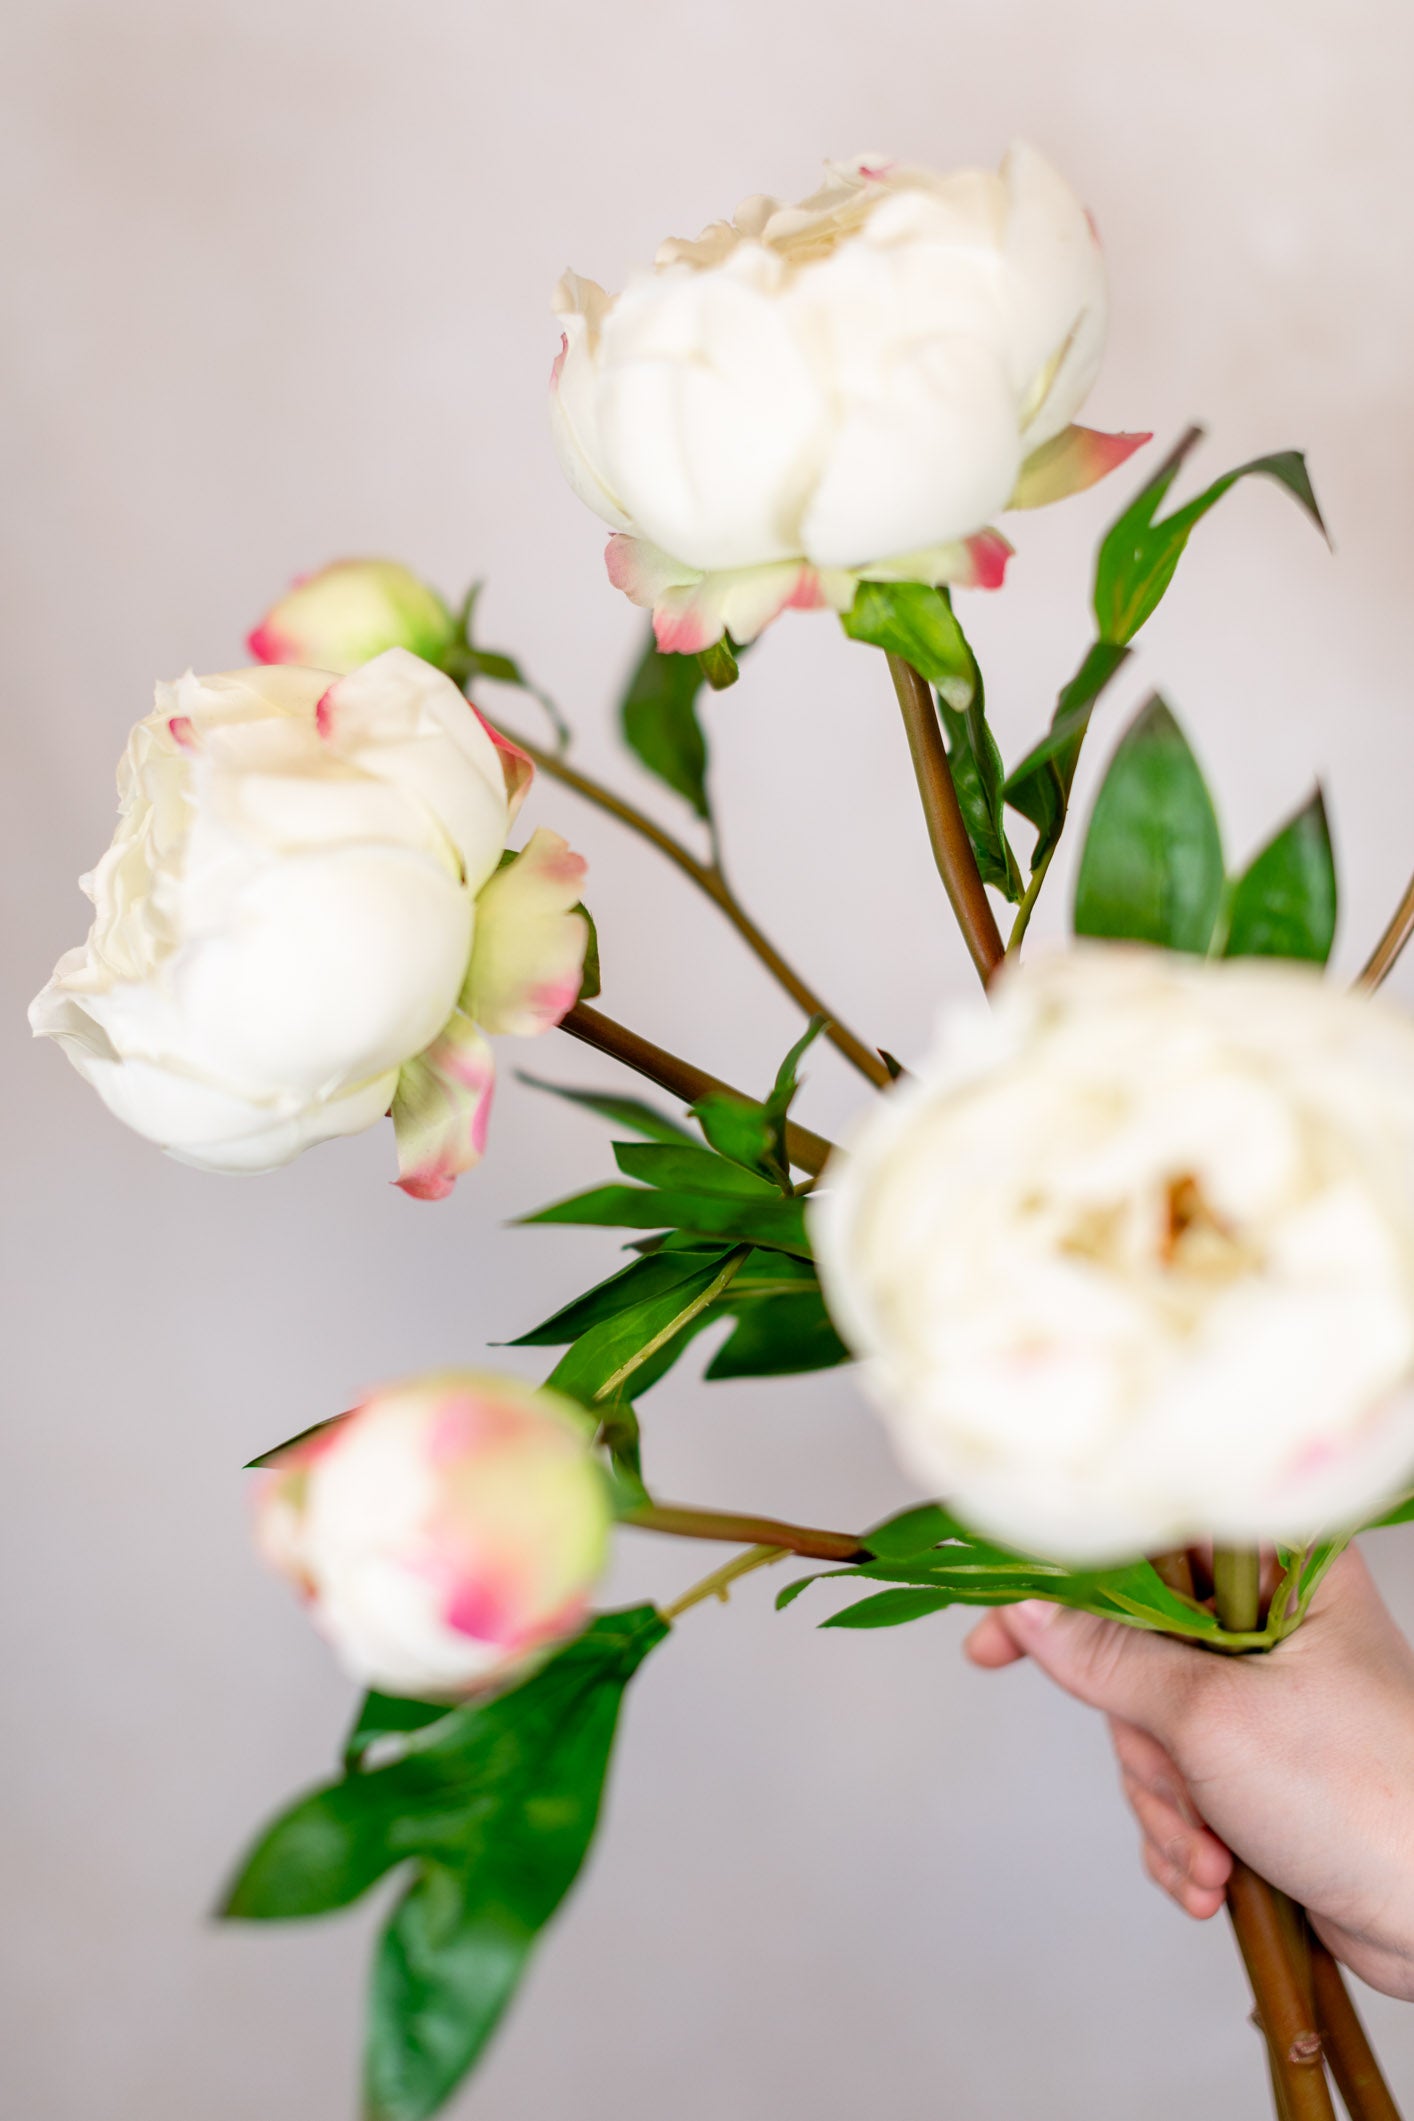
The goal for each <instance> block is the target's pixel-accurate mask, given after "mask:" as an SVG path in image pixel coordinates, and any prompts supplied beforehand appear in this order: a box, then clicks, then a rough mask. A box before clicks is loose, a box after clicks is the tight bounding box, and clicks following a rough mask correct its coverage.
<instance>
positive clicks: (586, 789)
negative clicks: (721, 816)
mask: <svg viewBox="0 0 1414 2121" xmlns="http://www.w3.org/2000/svg"><path fill="white" fill-rule="evenodd" d="M497 727H498V728H499V729H500V732H501V734H502V735H503V736H505V737H507V738H509V740H510V742H511V743H513V744H514V745H516V747H517V748H518V749H519V750H521V751H523V752H524V753H525V755H526V757H527V758H528V759H530V760H531V761H532V763H533V764H534V765H536V766H538V767H539V768H540V770H541V771H542V772H544V773H548V774H550V775H552V776H553V778H554V779H555V780H557V781H563V782H564V784H565V786H566V787H567V788H572V789H573V790H574V792H575V794H576V795H580V796H583V798H584V800H585V801H586V802H587V803H593V804H595V805H596V806H597V808H599V809H600V810H603V811H606V812H607V813H608V815H609V816H610V817H613V818H617V819H618V821H619V823H620V824H621V825H626V826H627V827H628V829H629V831H630V832H636V833H637V834H638V835H639V837H640V838H641V839H645V840H647V841H648V843H649V845H650V846H653V847H656V848H657V849H658V852H659V853H660V854H662V855H665V856H666V857H667V859H668V860H669V861H670V862H672V863H674V864H675V865H676V867H677V868H679V869H680V870H681V871H682V873H683V875H684V876H686V877H688V878H690V879H691V881H692V882H693V883H694V884H696V886H697V888H698V890H699V891H701V892H704V893H705V894H706V896H707V897H708V898H709V899H711V901H712V903H713V905H714V906H716V907H717V908H718V910H719V911H720V912H722V913H724V914H725V915H726V917H727V919H728V920H729V921H730V922H731V924H732V926H733V927H734V928H735V929H736V932H737V934H738V935H739V936H740V937H741V939H742V941H743V942H744V943H745V944H746V946H747V948H748V949H749V950H751V951H753V952H754V953H755V955H756V956H757V957H758V958H759V959H760V960H761V963H762V964H763V965H764V966H765V967H766V970H767V971H768V972H769V973H770V975H771V977H772V979H774V980H775V981H776V982H777V984H778V985H779V986H781V987H783V988H784V989H785V991H786V993H787V994H788V995H789V996H790V998H791V1000H792V1001H793V1002H796V1003H798V1005H799V1006H800V1007H801V1008H802V1009H803V1010H804V1011H805V1013H806V1015H807V1016H823V1017H824V1018H825V1019H826V1024H825V1036H826V1038H828V1039H829V1040H830V1042H831V1044H832V1045H834V1046H836V1047H837V1048H838V1049H839V1051H840V1052H841V1053H842V1054H843V1055H844V1057H845V1059H846V1060H847V1061H849V1062H851V1064H852V1065H853V1066H854V1067H856V1068H857V1069H858V1070H859V1072H860V1074H861V1075H863V1076H865V1077H867V1079H868V1080H869V1081H870V1082H871V1083H873V1084H874V1086H875V1088H876V1089H879V1090H886V1089H887V1088H888V1086H889V1082H890V1076H889V1071H888V1069H887V1068H886V1067H885V1065H884V1063H883V1061H882V1060H881V1059H880V1057H879V1055H878V1053H877V1052H875V1050H874V1049H873V1048H872V1047H871V1046H867V1045H866V1044H865V1043H864V1041H863V1039H861V1038H859V1037H857V1036H856V1034H855V1033H854V1032H853V1031H851V1030H850V1028H849V1026H848V1025H847V1024H844V1023H841V1021H840V1019H839V1017H838V1016H837V1015H836V1014H835V1013H834V1011H833V1010H831V1009H827V1008H826V1006H825V1004H824V1003H823V1002H822V1001H821V999H820V997H819V995H818V994H816V993H815V991H814V989H813V988H812V987H809V986H807V985H806V983H805V981H804V980H803V979H802V978H801V976H800V974H799V973H798V972H797V971H796V970H795V968H794V966H792V965H790V964H789V963H787V961H786V959H785V958H784V957H782V955H781V953H780V951H779V950H778V949H777V948H776V946H775V944H774V943H773V942H772V941H771V939H770V937H769V936H768V935H766V934H765V933H764V932H763V931H762V929H760V928H759V927H758V926H757V925H756V922H755V921H754V920H753V919H752V918H751V915H750V914H749V913H748V912H747V910H746V908H745V907H744V906H743V905H742V903H741V900H740V899H739V898H738V897H737V895H736V893H735V892H734V891H733V889H732V887H731V885H730V884H729V883H728V882H727V879H726V876H725V874H724V872H723V869H722V864H721V859H720V856H719V855H718V853H717V838H716V831H715V828H713V830H712V847H713V859H712V860H711V861H708V862H704V861H702V860H700V859H699V857H698V856H697V855H695V854H694V853H693V851H692V849H691V848H690V847H685V846H684V845H683V843H682V841H681V840H679V839H675V838H674V837H673V835H672V833H671V832H665V831H664V830H663V827H662V826H661V825H659V824H658V823H657V822H656V821H655V820H654V819H653V818H651V817H649V816H648V814H647V812H646V811H643V810H640V809H638V807H637V806H636V805H635V804H633V803H629V802H626V801H625V800H624V798H623V797H622V796H621V795H616V794H615V793H614V791H613V789H612V788H606V787H605V786H604V784H603V782H602V781H596V780H593V779H591V777H590V776H589V775H588V774H587V773H581V772H580V770H579V768H578V767H577V766H571V765H570V763H569V761H568V760H567V759H564V758H561V757H560V756H559V755H558V753H556V752H553V751H545V750H542V749H541V748H540V746H539V745H537V744H532V743H530V742H529V741H528V740H527V739H526V738H525V737H523V736H517V735H516V733H515V732H514V730H510V729H507V728H505V726H504V725H503V724H501V723H498V724H497Z"/></svg>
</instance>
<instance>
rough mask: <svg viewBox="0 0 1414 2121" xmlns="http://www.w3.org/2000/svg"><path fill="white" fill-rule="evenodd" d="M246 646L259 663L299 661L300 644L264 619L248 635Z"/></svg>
mask: <svg viewBox="0 0 1414 2121" xmlns="http://www.w3.org/2000/svg"><path fill="white" fill-rule="evenodd" d="M245 644H246V647H247V648H248V649H249V650H250V653H251V654H252V655H253V656H254V657H255V660H256V662H257V663H297V662H298V661H299V655H300V652H299V646H298V644H297V643H296V642H294V641H292V640H290V638H289V637H288V635H286V634H283V633H281V632H280V631H279V629H278V627H275V626H272V625H271V624H270V621H269V620H268V619H262V620H261V622H260V624H259V625H258V626H257V627H256V628H255V629H254V631H253V632H251V633H248V634H247V635H246V642H245Z"/></svg>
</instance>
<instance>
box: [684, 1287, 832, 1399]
mask: <svg viewBox="0 0 1414 2121" xmlns="http://www.w3.org/2000/svg"><path fill="white" fill-rule="evenodd" d="M718 1308H720V1309H723V1310H730V1311H732V1312H733V1313H734V1314H735V1317H736V1326H735V1328H734V1330H733V1332H732V1334H731V1337H730V1338H729V1339H728V1340H725V1341H723V1343H722V1345H721V1347H720V1348H719V1349H718V1350H717V1352H716V1354H715V1355H714V1356H713V1357H712V1360H711V1362H710V1363H709V1364H708V1365H707V1370H706V1375H707V1377H708V1378H709V1379H711V1380H712V1381H713V1382H714V1383H715V1382H718V1381H720V1380H722V1379H724V1378H731V1377H798V1376H800V1375H802V1374H803V1373H804V1372H806V1371H809V1370H832V1369H835V1368H836V1367H837V1366H838V1365H839V1364H840V1363H845V1362H850V1361H852V1360H853V1357H852V1356H851V1354H850V1351H849V1349H848V1348H847V1347H846V1346H845V1344H844V1342H843V1341H842V1340H841V1339H840V1337H839V1334H838V1333H837V1332H836V1331H835V1328H834V1325H833V1323H832V1321H831V1319H830V1314H829V1312H828V1311H827V1310H826V1309H825V1300H824V1298H823V1297H822V1296H821V1294H820V1292H819V1290H818V1288H812V1287H810V1285H809V1284H808V1283H802V1284H801V1286H800V1287H799V1288H798V1289H793V1290H791V1291H790V1292H789V1293H788V1294H781V1295H776V1296H770V1297H756V1298H753V1297H752V1295H751V1292H750V1290H749V1289H744V1288H743V1287H742V1285H741V1280H740V1279H738V1280H737V1281H736V1282H734V1283H733V1284H732V1287H731V1289H730V1290H729V1291H728V1293H727V1295H726V1296H725V1297H724V1298H723V1300H722V1304H721V1305H720V1306H719V1307H718Z"/></svg>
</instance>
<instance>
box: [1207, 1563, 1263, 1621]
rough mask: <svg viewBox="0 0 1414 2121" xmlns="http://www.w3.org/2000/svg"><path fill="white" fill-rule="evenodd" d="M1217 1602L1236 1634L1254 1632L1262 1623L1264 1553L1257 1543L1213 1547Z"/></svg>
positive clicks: (1219, 1609)
mask: <svg viewBox="0 0 1414 2121" xmlns="http://www.w3.org/2000/svg"><path fill="white" fill-rule="evenodd" d="M1213 1602H1214V1605H1215V1607H1216V1610H1217V1616H1218V1619H1219V1620H1220V1621H1221V1622H1222V1625H1223V1626H1224V1627H1225V1628H1226V1629H1227V1630H1228V1632H1229V1633H1230V1634H1233V1635H1250V1634H1252V1633H1254V1632H1255V1630H1256V1629H1258V1628H1259V1627H1260V1626H1261V1624H1262V1557H1261V1555H1260V1554H1259V1553H1258V1551H1257V1549H1256V1547H1215V1548H1214V1549H1213Z"/></svg>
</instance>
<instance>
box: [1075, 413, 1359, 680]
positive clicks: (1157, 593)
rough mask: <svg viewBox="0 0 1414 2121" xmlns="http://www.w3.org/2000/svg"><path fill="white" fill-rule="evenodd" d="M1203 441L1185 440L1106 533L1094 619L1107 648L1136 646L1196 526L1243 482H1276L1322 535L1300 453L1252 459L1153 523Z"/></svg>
mask: <svg viewBox="0 0 1414 2121" xmlns="http://www.w3.org/2000/svg"><path fill="white" fill-rule="evenodd" d="M1197 439H1198V434H1197V431H1196V430H1195V431H1193V432H1192V433H1191V434H1190V435H1188V436H1185V438H1184V441H1183V442H1181V443H1180V444H1179V447H1178V449H1177V450H1175V451H1174V452H1173V454H1172V455H1171V456H1170V457H1169V458H1168V460H1167V461H1166V462H1165V463H1164V464H1162V465H1161V466H1160V467H1159V470H1158V471H1157V472H1156V473H1155V475H1154V477H1153V478H1152V479H1150V480H1149V482H1148V484H1147V485H1146V486H1145V487H1144V488H1143V490H1142V491H1141V492H1140V493H1139V494H1138V496H1137V497H1136V498H1135V500H1134V501H1133V502H1131V504H1130V506H1129V507H1128V508H1127V509H1126V510H1125V512H1124V514H1123V515H1122V516H1121V517H1120V518H1119V521H1118V522H1117V523H1115V525H1114V526H1113V528H1112V529H1111V530H1110V531H1109V532H1108V534H1107V535H1106V537H1105V540H1104V542H1103V544H1102V545H1101V547H1100V553H1099V558H1098V561H1097V562H1096V567H1095V619H1096V624H1097V625H1098V627H1099V633H1100V638H1101V640H1102V641H1111V642H1115V643H1117V644H1120V645H1122V644H1124V643H1125V642H1127V641H1132V640H1133V638H1134V636H1135V634H1136V633H1137V632H1138V631H1139V629H1140V627H1141V626H1142V625H1143V624H1144V621H1145V620H1146V619H1147V618H1149V617H1150V616H1151V615H1152V613H1153V612H1154V611H1155V610H1156V609H1157V607H1158V605H1159V604H1160V603H1161V601H1162V599H1163V595H1164V592H1165V590H1166V589H1167V588H1168V586H1169V583H1170V582H1171V581H1172V580H1173V575H1174V570H1175V568H1176V567H1177V566H1178V563H1179V561H1180V559H1181V558H1182V557H1183V552H1184V548H1185V546H1186V545H1187V543H1188V540H1189V537H1190V535H1191V534H1192V532H1193V530H1194V528H1195V527H1196V526H1197V524H1199V523H1201V521H1202V520H1203V518H1204V516H1205V515H1207V514H1208V512H1209V510H1210V509H1212V508H1214V507H1216V505H1217V503H1218V502H1219V501H1220V500H1221V499H1222V497H1223V495H1224V494H1226V493H1230V492H1231V490H1232V488H1233V487H1234V486H1236V485H1237V484H1238V483H1239V481H1240V480H1242V479H1250V478H1267V479H1273V480H1275V481H1276V483H1277V484H1278V485H1279V486H1282V487H1284V488H1285V490H1286V491H1287V492H1288V493H1289V494H1291V495H1292V497H1293V498H1294V499H1295V500H1296V501H1298V502H1299V503H1300V505H1301V507H1302V508H1304V509H1305V511H1306V513H1307V514H1308V515H1309V516H1310V518H1311V520H1312V522H1313V523H1314V524H1315V525H1316V528H1317V529H1318V530H1319V531H1320V532H1321V534H1322V536H1324V535H1325V528H1326V526H1325V524H1324V523H1323V521H1322V520H1321V511H1320V509H1319V507H1318V506H1317V503H1316V496H1315V493H1314V491H1313V489H1312V486H1311V479H1310V475H1309V473H1308V472H1307V469H1306V459H1305V457H1304V456H1303V455H1302V454H1301V452H1300V451H1299V450H1296V449H1284V450H1280V451H1278V452H1277V453H1276V454H1275V455H1273V456H1266V457H1254V458H1253V459H1252V461H1251V462H1250V463H1248V464H1240V465H1239V466H1238V468H1237V469H1236V471H1229V472H1225V473H1224V474H1223V476H1222V477H1221V478H1220V479H1214V481H1213V483H1212V485H1211V486H1208V487H1205V488H1204V490H1203V492H1202V493H1200V494H1198V495H1197V496H1196V497H1195V498H1194V499H1193V500H1191V501H1188V502H1186V503H1185V504H1184V506H1183V507H1182V508H1177V509H1175V510H1174V512H1173V513H1172V514H1171V515H1168V516H1164V517H1163V518H1161V519H1159V520H1156V517H1157V515H1158V509H1159V507H1160V504H1161V503H1162V501H1163V500H1164V497H1165V496H1166V494H1167V493H1168V490H1169V488H1170V487H1171V486H1172V484H1173V482H1174V479H1175V478H1176V477H1177V475H1178V470H1179V466H1180V464H1181V463H1182V461H1183V458H1184V457H1185V456H1186V455H1187V453H1188V450H1189V449H1190V448H1191V447H1192V445H1193V443H1194V442H1196V441H1197Z"/></svg>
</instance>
